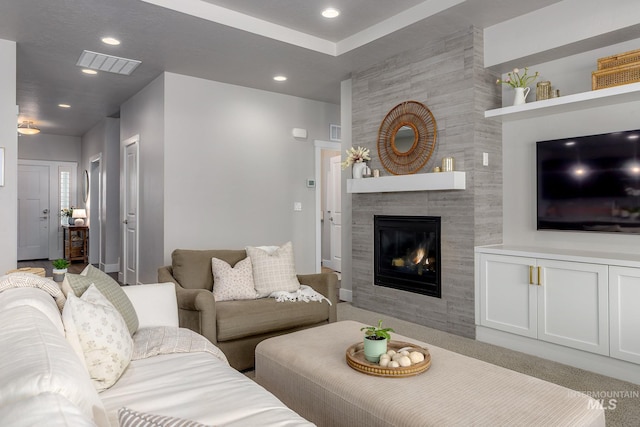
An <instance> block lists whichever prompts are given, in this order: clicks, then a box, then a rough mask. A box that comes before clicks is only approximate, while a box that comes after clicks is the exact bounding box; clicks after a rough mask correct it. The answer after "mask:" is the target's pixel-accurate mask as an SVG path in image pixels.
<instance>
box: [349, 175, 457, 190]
mask: <svg viewBox="0 0 640 427" xmlns="http://www.w3.org/2000/svg"><path fill="white" fill-rule="evenodd" d="M464 189H466V179H465V172H433V173H417V174H413V175H395V176H381V177H379V178H361V179H347V193H391V192H401V191H435V190H464Z"/></svg>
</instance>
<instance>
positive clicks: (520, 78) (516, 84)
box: [496, 67, 539, 105]
mask: <svg viewBox="0 0 640 427" xmlns="http://www.w3.org/2000/svg"><path fill="white" fill-rule="evenodd" d="M538 75H539V73H538V72H537V71H536V72H535V74H533V75H530V74H529V68H528V67H524V73H522V75H520V70H519V69H518V68H514V69H513V71H511V72H509V73H507V78H506V79H504V80H502V79H498V80H496V84H500V83H504V84H506V85H509V86H511V87H512V88H514V89H515V92H516V94H515V97H514V99H513V105H522V104H524V103H526V102H527V95H528V94H529V91H530V90H531V88H529V87H528V86H529V84H530V83H533V82H534V81H535V80H536V79H537V78H538Z"/></svg>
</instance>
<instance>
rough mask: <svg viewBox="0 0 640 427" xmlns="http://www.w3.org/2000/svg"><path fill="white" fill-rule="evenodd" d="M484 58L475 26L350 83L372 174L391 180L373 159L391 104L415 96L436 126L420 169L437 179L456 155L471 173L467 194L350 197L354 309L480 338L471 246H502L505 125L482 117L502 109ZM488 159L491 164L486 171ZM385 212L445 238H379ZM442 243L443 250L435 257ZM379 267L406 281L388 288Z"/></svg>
mask: <svg viewBox="0 0 640 427" xmlns="http://www.w3.org/2000/svg"><path fill="white" fill-rule="evenodd" d="M482 58H483V39H482V30H478V29H473V28H471V29H469V31H465V32H459V33H455V34H451V35H448V36H443V37H442V38H440V39H437V40H429V41H425V45H424V48H422V49H416V50H412V51H410V52H403V53H399V54H398V55H397V56H395V57H393V58H390V59H389V60H386V61H384V62H381V63H379V64H376V65H373V66H371V67H369V68H367V69H363V70H360V71H356V72H354V73H352V77H351V86H352V91H351V92H352V108H351V112H352V120H351V122H352V138H351V141H350V145H351V146H363V147H367V148H369V149H370V150H371V161H370V162H369V167H371V169H379V170H380V172H381V173H380V175H381V176H383V177H389V176H390V175H391V174H390V173H388V172H387V171H386V170H385V169H384V166H383V165H382V163H381V161H380V159H379V156H378V153H377V146H376V141H377V140H378V129H379V127H380V123H381V121H382V120H383V119H384V117H385V116H386V114H387V113H388V112H389V110H390V109H391V108H393V107H394V106H395V105H398V103H400V102H402V101H406V100H416V101H419V102H423V103H424V104H425V105H426V106H427V107H428V108H429V109H430V110H431V112H432V113H433V115H434V117H435V120H436V122H437V126H438V129H437V143H436V147H435V149H434V151H433V154H432V156H431V158H430V159H429V160H428V161H427V163H426V164H425V165H424V167H423V168H422V169H421V170H420V171H418V172H417V173H418V174H426V173H433V170H434V167H436V166H441V162H442V159H443V157H454V158H455V170H456V171H464V172H466V178H465V182H466V188H465V189H463V190H457V189H445V190H437V191H422V190H417V191H412V190H411V189H409V188H401V189H398V190H394V191H391V192H369V193H367V192H361V193H354V194H352V197H351V220H350V225H351V233H350V237H351V247H350V248H349V249H350V250H349V256H350V258H351V259H350V261H351V268H350V273H351V277H350V280H351V287H352V291H353V295H352V301H353V304H354V306H356V307H361V308H364V309H368V310H372V311H375V312H377V313H382V314H386V315H390V316H394V317H397V318H400V319H403V320H408V321H410V322H414V323H417V324H421V325H425V326H429V327H432V328H436V329H440V330H443V331H447V332H452V333H455V334H458V335H462V336H467V337H474V336H475V295H474V276H475V269H474V247H475V246H478V245H487V244H492V243H501V241H502V197H503V196H502V124H501V123H500V122H497V121H492V120H487V119H485V118H484V111H486V110H488V109H491V108H496V107H497V106H499V105H501V89H500V87H498V86H497V85H496V84H495V81H496V78H497V73H494V72H492V71H490V70H487V69H485V68H484V67H483V65H482ZM483 153H487V155H488V157H489V159H490V162H489V164H488V165H487V166H485V165H483V162H482V159H483ZM391 178H393V177H391ZM364 179H369V180H374V179H376V178H364ZM343 207H344V206H343ZM383 216H384V217H393V216H395V217H401V218H402V217H432V218H433V217H437V218H439V219H440V235H439V237H437V238H435V237H434V236H432V234H431V233H432V231H425V233H426V234H423V235H422V234H420V233H421V232H420V231H418V232H417V233H416V236H414V237H409V235H408V234H405V232H395V231H388V232H387V233H388V234H389V236H387V237H381V236H380V235H378V234H377V233H379V232H376V230H375V224H374V223H375V222H376V218H380V217H383ZM344 219H345V217H343V220H344ZM347 221H348V219H347ZM383 234H384V232H383ZM376 235H378V238H379V239H380V238H383V239H387V240H389V241H394V242H393V244H391V243H388V245H389V248H391V249H392V251H391V252H392V254H391V255H388V256H385V257H383V259H379V260H378V261H379V263H380V262H381V265H379V266H378V267H376V266H375V260H376V257H378V255H379V254H376V253H375V252H376V251H375V250H374V248H375V246H376V242H375V240H376ZM423 237H425V239H426V244H425V246H429V249H427V251H428V252H429V254H427V255H423V256H422V257H420V256H419V254H418V252H417V250H418V249H419V248H415V247H412V246H414V243H415V245H417V246H420V245H421V243H422V240H423ZM436 240H438V241H439V252H438V255H432V254H431V250H432V249H435V248H432V247H431V246H432V245H433V244H435V241H436ZM396 242H397V243H396ZM394 245H395V246H394ZM394 252H395V253H394ZM414 252H415V255H414V256H412V254H413V253H414ZM434 253H435V252H434ZM425 256H426V259H425ZM417 258H421V262H420V263H419V264H415V263H414V261H415V260H416V259H417ZM427 261H428V264H427ZM433 262H435V265H436V267H432V266H433V264H432V263H433ZM344 265H345V264H343V266H344ZM376 270H378V272H379V273H384V275H387V273H394V274H395V273H398V275H400V276H401V278H402V279H403V280H402V281H400V283H395V284H390V283H389V282H388V279H389V278H388V277H380V276H378V277H376V275H375V272H376ZM436 277H437V279H438V280H437V281H432V280H431V279H435V278H436ZM389 326H390V327H393V325H389Z"/></svg>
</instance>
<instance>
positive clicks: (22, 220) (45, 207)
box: [18, 165, 50, 261]
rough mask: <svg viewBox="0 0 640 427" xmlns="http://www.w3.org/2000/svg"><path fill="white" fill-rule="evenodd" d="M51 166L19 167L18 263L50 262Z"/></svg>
mask: <svg viewBox="0 0 640 427" xmlns="http://www.w3.org/2000/svg"><path fill="white" fill-rule="evenodd" d="M49 210H50V206H49V166H31V165H19V166H18V261H21V260H29V259H48V258H49V215H50V212H49Z"/></svg>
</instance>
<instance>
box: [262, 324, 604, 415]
mask: <svg viewBox="0 0 640 427" xmlns="http://www.w3.org/2000/svg"><path fill="white" fill-rule="evenodd" d="M363 326H365V325H363V324H361V323H358V322H353V321H344V322H337V323H332V324H328V325H325V326H319V327H316V328H312V329H306V330H303V331H299V332H294V333H291V334H287V335H283V336H279V337H275V338H270V339H267V340H265V341H263V342H261V343H260V344H258V346H257V348H256V365H255V368H256V381H257V382H258V383H259V384H261V385H262V386H264V387H265V388H266V389H268V390H269V391H271V392H272V393H273V394H275V395H276V396H277V397H278V398H279V399H280V400H282V401H283V402H284V403H285V404H286V405H287V406H289V407H290V408H291V409H293V410H294V411H296V412H298V413H299V414H300V415H302V416H303V417H305V418H307V419H308V420H310V421H312V422H314V423H316V424H317V425H318V426H320V427H323V426H356V425H361V426H365V425H366V426H471V425H473V426H492V427H493V426H528V427H530V426H550V425H553V426H604V425H605V420H604V410H603V409H602V408H601V407H600V406H599V405H598V402H596V401H595V400H593V399H591V398H590V397H588V396H586V395H583V394H580V393H577V392H575V391H573V390H570V389H567V388H565V387H561V386H559V385H556V384H552V383H549V382H546V381H543V380H540V379H538V378H534V377H531V376H528V375H524V374H520V373H518V372H515V371H511V370H508V369H505V368H501V367H499V366H495V365H492V364H489V363H486V362H483V361H480V360H477V359H473V358H470V357H467V356H463V355H460V354H458V353H454V352H451V351H448V350H445V349H442V348H438V347H435V346H432V345H429V344H426V343H422V342H419V341H417V340H413V339H411V338H407V337H404V336H401V335H399V334H393V339H394V340H398V341H406V342H410V343H415V344H416V345H418V346H421V347H426V348H428V350H429V352H430V354H431V367H430V368H429V370H427V371H426V372H423V373H421V374H419V375H416V376H412V377H408V378H383V377H376V376H371V375H366V374H363V373H361V372H358V371H356V370H354V369H352V368H350V367H349V366H348V365H347V363H346V360H345V355H346V349H347V348H348V347H349V346H351V345H352V344H354V343H356V342H359V341H360V340H361V339H362V336H363V335H362V332H361V331H360V328H361V327H363Z"/></svg>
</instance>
